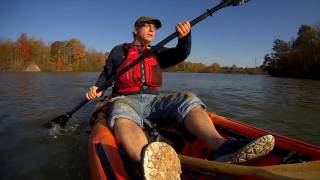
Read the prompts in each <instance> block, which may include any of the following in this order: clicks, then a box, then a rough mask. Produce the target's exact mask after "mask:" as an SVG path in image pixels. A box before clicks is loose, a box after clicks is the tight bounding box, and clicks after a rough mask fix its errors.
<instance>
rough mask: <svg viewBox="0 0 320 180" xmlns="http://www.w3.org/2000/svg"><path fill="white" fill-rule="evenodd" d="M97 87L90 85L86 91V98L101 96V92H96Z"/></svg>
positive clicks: (91, 98)
mask: <svg viewBox="0 0 320 180" xmlns="http://www.w3.org/2000/svg"><path fill="white" fill-rule="evenodd" d="M97 89H98V87H97V86H91V87H90V89H89V91H88V92H87V93H86V98H87V99H88V100H93V99H96V98H98V97H100V96H102V92H99V93H97Z"/></svg>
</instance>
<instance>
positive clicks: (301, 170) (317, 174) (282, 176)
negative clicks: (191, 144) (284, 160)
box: [179, 155, 320, 180]
mask: <svg viewBox="0 0 320 180" xmlns="http://www.w3.org/2000/svg"><path fill="white" fill-rule="evenodd" d="M179 158H180V161H181V164H182V165H183V166H186V167H189V168H195V169H199V170H204V171H207V172H214V173H222V174H228V175H235V176H254V177H259V178H262V179H270V180H278V179H279V180H289V179H290V180H292V179H320V171H319V170H320V160H317V161H309V162H305V163H296V164H281V165H272V166H260V167H258V166H257V167H253V166H244V165H235V164H228V163H222V162H216V161H208V160H202V159H197V158H193V157H189V156H184V155H179Z"/></svg>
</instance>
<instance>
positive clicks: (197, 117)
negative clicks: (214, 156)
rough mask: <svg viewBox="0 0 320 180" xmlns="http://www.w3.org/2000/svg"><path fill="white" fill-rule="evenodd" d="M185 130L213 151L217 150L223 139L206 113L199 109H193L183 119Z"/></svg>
mask: <svg viewBox="0 0 320 180" xmlns="http://www.w3.org/2000/svg"><path fill="white" fill-rule="evenodd" d="M184 125H185V127H186V128H187V130H188V131H189V132H190V133H191V134H193V135H195V136H196V137H198V138H199V139H201V140H203V141H204V142H205V143H207V144H208V145H209V146H210V147H211V148H212V149H213V150H216V149H217V148H219V147H220V146H221V145H222V144H223V143H224V142H225V139H224V138H223V137H222V136H221V135H220V134H219V133H218V131H217V130H216V128H215V127H214V125H213V123H212V121H211V120H210V118H209V116H208V114H207V112H206V111H205V110H204V109H203V108H202V107H201V106H197V107H195V108H193V109H192V110H191V111H189V113H188V114H187V116H186V117H185V119H184Z"/></svg>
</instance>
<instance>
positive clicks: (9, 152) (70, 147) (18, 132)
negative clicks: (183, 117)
mask: <svg viewBox="0 0 320 180" xmlns="http://www.w3.org/2000/svg"><path fill="white" fill-rule="evenodd" d="M98 75H99V73H0V138H1V141H0V160H1V166H0V179H39V180H40V179H68V180H69V179H88V160H87V147H86V146H87V137H88V136H87V134H86V133H85V128H86V126H87V122H88V120H89V117H90V113H91V110H92V109H93V107H94V103H89V104H87V105H86V106H85V107H83V108H82V109H81V110H79V111H78V112H77V113H76V114H75V118H76V119H77V120H78V121H79V123H80V126H79V128H78V129H76V130H75V131H73V132H70V133H68V134H66V135H64V136H62V137H59V138H57V139H53V138H51V137H50V136H48V131H47V129H45V128H43V127H42V124H43V123H45V122H48V121H49V120H50V119H52V118H54V117H55V116H57V115H61V114H63V113H64V112H65V111H68V110H71V108H73V107H74V106H75V105H76V104H78V103H79V102H80V101H81V100H82V99H83V97H84V93H85V92H86V90H87V89H88V87H89V85H92V84H94V82H95V81H96V78H97V77H98ZM187 90H190V91H193V92H195V93H196V94H198V95H199V97H201V99H202V100H203V101H204V102H205V104H206V105H207V107H208V111H211V112H215V113H217V114H219V115H222V116H226V117H228V118H232V119H236V120H239V121H242V122H246V123H249V124H252V125H254V126H257V127H259V128H263V129H266V130H270V131H273V132H276V133H280V134H283V135H286V136H289V137H293V138H296V139H300V140H303V141H305V142H307V143H311V144H314V145H317V146H320V81H315V80H305V79H291V78H274V77H269V76H263V75H236V74H195V73H165V74H164V86H163V88H162V91H165V92H167V91H187ZM107 92H109V91H107Z"/></svg>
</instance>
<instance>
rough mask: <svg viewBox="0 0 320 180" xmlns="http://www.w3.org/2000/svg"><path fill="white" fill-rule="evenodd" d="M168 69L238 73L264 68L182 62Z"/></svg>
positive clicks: (255, 71) (172, 70)
mask: <svg viewBox="0 0 320 180" xmlns="http://www.w3.org/2000/svg"><path fill="white" fill-rule="evenodd" d="M166 71H169V72H196V73H237V74H263V73H264V72H263V70H262V69H261V68H260V67H256V68H249V67H245V68H243V67H237V66H236V65H232V66H231V67H229V66H220V65H219V64H218V63H213V64H211V65H208V66H207V65H205V64H202V63H192V62H188V61H186V62H182V63H180V64H177V65H175V66H173V67H171V68H168V69H167V70H166Z"/></svg>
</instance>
